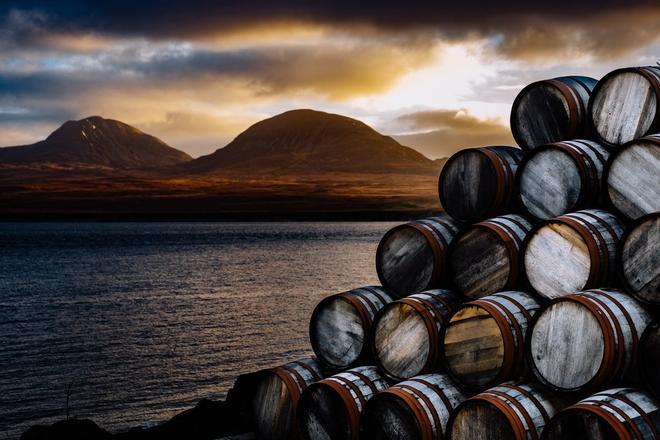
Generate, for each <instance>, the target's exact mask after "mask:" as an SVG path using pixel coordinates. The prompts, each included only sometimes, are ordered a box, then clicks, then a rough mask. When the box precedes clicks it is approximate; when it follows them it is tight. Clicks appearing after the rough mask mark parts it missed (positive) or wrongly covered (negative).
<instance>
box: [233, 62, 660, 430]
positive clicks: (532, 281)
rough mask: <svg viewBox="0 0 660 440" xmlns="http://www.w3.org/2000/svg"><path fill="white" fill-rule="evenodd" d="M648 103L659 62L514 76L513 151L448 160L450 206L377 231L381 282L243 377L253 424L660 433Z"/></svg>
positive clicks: (654, 153) (476, 151)
mask: <svg viewBox="0 0 660 440" xmlns="http://www.w3.org/2000/svg"><path fill="white" fill-rule="evenodd" d="M659 108H660V69H659V68H657V67H642V68H627V69H620V70H616V71H614V72H612V73H610V74H608V75H606V76H605V77H604V78H603V79H602V80H600V81H598V82H597V81H596V80H594V79H591V78H588V77H583V76H568V77H561V78H554V79H549V80H541V81H537V82H535V83H533V84H531V85H529V86H527V87H525V88H524V89H523V90H522V91H521V92H520V94H519V95H518V97H517V98H516V100H515V102H514V103H513V107H512V110H511V129H512V132H513V135H514V138H515V139H516V141H517V142H518V144H519V145H520V147H521V149H519V148H515V147H508V146H486V147H481V148H467V149H462V150H460V151H459V152H458V153H456V154H455V155H454V156H452V157H451V158H450V159H449V160H448V161H447V162H446V164H445V166H444V168H443V169H442V172H441V174H440V177H439V182H438V190H439V199H440V201H441V204H442V207H443V208H444V213H439V214H438V215H435V216H433V217H428V218H424V219H419V220H414V221H410V222H408V223H405V224H401V225H398V226H395V227H394V228H391V229H390V230H389V231H387V232H386V233H385V234H384V236H383V238H382V240H381V242H380V244H379V246H378V249H377V251H376V258H375V262H376V273H377V274H378V278H379V280H380V282H381V285H382V286H369V287H361V288H357V289H353V290H350V291H347V292H343V293H340V294H335V295H331V296H328V297H326V298H325V299H323V300H322V301H321V302H320V303H319V304H318V306H317V307H316V308H315V310H314V312H313V313H312V316H311V320H310V325H309V336H310V340H311V346H312V349H313V351H314V352H315V354H316V358H315V359H305V360H302V361H298V362H293V363H290V364H286V365H284V366H282V367H278V368H274V369H269V370H265V371H263V372H260V373H258V374H256V375H254V376H251V377H252V378H253V382H254V386H252V387H249V389H250V391H249V394H250V396H251V398H250V399H248V402H249V404H248V405H247V406H246V411H247V413H249V414H250V416H251V417H252V419H253V421H254V426H255V432H256V434H257V437H258V438H264V439H293V438H302V439H322V440H325V439H327V440H334V439H350V440H356V439H366V440H371V439H388V440H397V439H398V440H402V439H403V440H406V439H409V440H416V439H423V440H440V439H445V438H448V439H452V440H458V439H465V440H472V439H475V440H480V439H497V440H504V439H514V440H527V439H533V440H540V439H548V440H556V439H631V440H632V439H641V440H650V439H656V440H660V409H659V407H660V404H658V402H657V401H656V400H655V399H657V398H660V379H659V378H660V320H659V318H660V316H658V314H657V311H658V310H659V308H658V306H659V305H660V244H659V241H660V110H659ZM317 359H318V360H317ZM242 388H243V389H246V387H242Z"/></svg>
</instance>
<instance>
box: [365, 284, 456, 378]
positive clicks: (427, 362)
mask: <svg viewBox="0 0 660 440" xmlns="http://www.w3.org/2000/svg"><path fill="white" fill-rule="evenodd" d="M461 302H462V301H461V298H460V297H459V296H458V295H456V294H455V293H453V292H450V291H448V290H441V289H436V290H429V291H426V292H422V293H417V294H415V295H411V296H408V297H406V298H401V299H399V300H396V301H394V302H392V303H390V304H388V305H387V306H386V307H385V308H383V310H382V311H381V313H380V314H379V315H378V317H377V318H376V321H375V322H374V325H373V331H372V340H371V346H372V351H373V354H374V361H375V363H376V365H378V366H379V367H380V368H381V369H382V370H383V371H384V372H385V374H386V375H388V376H389V377H390V378H392V379H397V380H403V379H408V378H410V377H413V376H417V375H418V374H422V373H430V372H434V371H437V370H438V369H439V368H440V364H441V362H442V357H441V351H440V344H441V342H442V335H443V333H444V330H445V326H446V325H447V322H449V318H450V317H451V315H452V314H453V313H454V311H455V310H456V309H457V308H458V306H459V305H460V304H461Z"/></svg>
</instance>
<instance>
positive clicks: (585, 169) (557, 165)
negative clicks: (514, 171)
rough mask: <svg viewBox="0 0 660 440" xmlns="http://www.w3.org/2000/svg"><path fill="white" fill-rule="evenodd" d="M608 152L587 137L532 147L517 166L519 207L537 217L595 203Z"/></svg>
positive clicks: (597, 201)
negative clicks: (585, 138)
mask: <svg viewBox="0 0 660 440" xmlns="http://www.w3.org/2000/svg"><path fill="white" fill-rule="evenodd" d="M609 155H610V154H609V152H608V151H607V150H606V149H605V148H604V147H603V146H601V145H599V144H597V143H596V142H593V141H588V140H573V141H565V142H556V143H554V144H547V145H543V146H540V147H538V148H535V149H534V150H533V151H532V152H530V153H528V154H527V155H526V156H525V158H524V159H523V161H522V162H521V163H520V166H519V167H518V175H517V180H518V185H519V188H520V200H521V203H522V206H523V207H524V209H525V210H526V212H527V213H529V214H530V215H532V216H534V217H536V218H537V219H541V220H548V219H551V218H553V217H558V216H560V215H562V214H566V213H568V212H574V211H578V210H580V209H585V208H593V207H595V206H597V205H598V204H600V202H601V199H602V197H601V193H602V191H601V188H602V178H603V169H604V168H605V164H606V163H607V159H608V157H609Z"/></svg>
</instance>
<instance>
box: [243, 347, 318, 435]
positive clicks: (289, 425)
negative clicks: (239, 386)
mask: <svg viewBox="0 0 660 440" xmlns="http://www.w3.org/2000/svg"><path fill="white" fill-rule="evenodd" d="M323 377H324V375H323V370H322V369H321V365H320V364H319V362H318V361H317V360H316V359H314V358H308V359H302V360H299V361H296V362H291V363H288V364H285V365H282V366H280V367H277V368H271V369H268V370H264V371H262V372H260V373H258V374H257V379H256V382H255V385H254V391H252V392H251V393H250V394H251V399H250V402H249V403H250V407H249V408H250V411H251V415H252V418H253V420H254V429H255V432H256V434H257V436H258V437H259V438H261V439H268V440H277V439H289V438H294V437H295V426H296V425H295V414H296V407H297V404H298V400H299V399H300V394H301V393H302V392H303V390H304V389H305V388H307V386H308V385H310V384H312V383H314V382H316V381H319V380H321V379H322V378H323Z"/></svg>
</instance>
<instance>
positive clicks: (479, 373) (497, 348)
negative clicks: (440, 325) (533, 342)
mask: <svg viewBox="0 0 660 440" xmlns="http://www.w3.org/2000/svg"><path fill="white" fill-rule="evenodd" d="M540 306H541V304H540V303H539V301H538V300H536V299H535V298H534V297H533V296H531V295H530V294H528V293H524V292H501V293H495V294H493V295H489V296H485V297H483V298H481V299H477V300H474V301H470V302H468V303H465V304H463V306H461V308H460V309H459V310H458V311H457V312H456V313H455V314H454V316H452V318H451V320H450V321H449V325H448V326H447V329H446V331H445V337H444V342H443V351H444V356H445V366H446V368H447V372H448V373H449V374H450V375H451V376H452V377H453V378H454V379H455V380H456V381H457V382H459V383H460V384H461V385H463V386H464V387H466V388H469V389H485V388H489V387H492V386H495V385H497V384H499V383H501V382H504V381H505V380H511V379H516V378H517V377H519V376H520V375H521V374H522V373H523V372H524V364H525V362H524V351H525V335H526V333H527V327H528V326H529V324H530V322H531V320H532V317H533V316H534V314H535V313H536V312H537V311H538V309H539V307H540Z"/></svg>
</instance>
